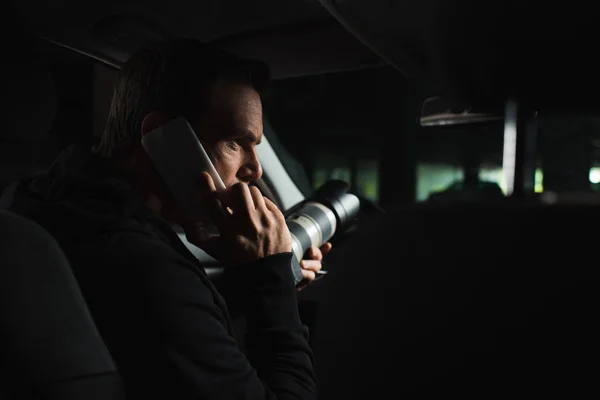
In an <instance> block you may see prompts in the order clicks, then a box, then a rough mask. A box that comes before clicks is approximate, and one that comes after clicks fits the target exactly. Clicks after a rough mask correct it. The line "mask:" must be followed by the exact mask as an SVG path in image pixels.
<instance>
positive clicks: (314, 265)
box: [300, 260, 323, 272]
mask: <svg viewBox="0 0 600 400" xmlns="http://www.w3.org/2000/svg"><path fill="white" fill-rule="evenodd" d="M300 267H302V269H303V270H306V271H313V272H317V271H320V270H321V268H323V264H322V263H321V261H317V260H302V261H300Z"/></svg>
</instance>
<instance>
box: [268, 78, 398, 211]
mask: <svg viewBox="0 0 600 400" xmlns="http://www.w3.org/2000/svg"><path fill="white" fill-rule="evenodd" d="M387 75H392V76H395V75H400V72H398V71H396V70H394V69H393V68H391V67H379V68H370V69H364V70H356V71H346V72H337V73H327V74H319V75H311V76H303V77H294V78H288V79H282V80H277V81H275V82H273V87H272V91H271V94H270V96H269V100H268V102H267V106H266V108H265V109H266V113H267V115H268V117H269V120H270V121H271V124H272V126H273V129H274V130H275V131H276V132H277V134H278V136H279V138H280V140H281V142H282V143H283V145H284V146H285V148H286V149H287V150H288V152H289V153H290V155H291V156H292V157H294V158H295V159H296V160H298V161H299V162H300V164H301V165H302V166H303V167H304V169H305V171H306V173H307V176H308V177H309V180H310V184H311V185H312V188H313V189H316V188H318V187H319V186H321V185H322V184H323V183H325V182H326V181H328V180H330V179H340V180H343V181H346V182H347V183H348V184H349V185H350V187H351V190H353V191H354V192H355V193H356V194H358V195H360V196H363V197H365V198H367V199H370V200H372V201H375V202H378V201H379V200H380V197H381V179H380V171H381V166H382V165H381V158H382V154H383V147H384V146H385V143H386V140H385V139H384V136H385V135H382V133H381V132H380V131H378V130H377V129H378V121H380V120H381V119H382V118H383V115H384V114H386V113H388V112H389V110H388V109H387V108H386V107H381V103H382V102H384V101H386V99H385V98H383V96H381V95H380V91H379V88H380V84H381V83H382V82H383V81H385V80H386V77H387ZM388 84H389V85H393V84H394V81H393V80H390V81H388ZM399 97H401V96H399ZM387 117H389V115H387V116H386V118H387ZM389 133H390V134H391V135H390V136H392V135H394V134H395V135H398V136H400V135H401V134H402V129H401V126H400V124H398V131H397V132H389Z"/></svg>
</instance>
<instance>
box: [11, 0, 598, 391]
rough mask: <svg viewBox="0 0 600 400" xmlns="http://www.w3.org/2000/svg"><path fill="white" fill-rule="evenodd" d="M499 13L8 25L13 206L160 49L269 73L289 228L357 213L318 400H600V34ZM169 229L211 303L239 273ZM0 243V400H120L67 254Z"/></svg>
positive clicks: (241, 13)
mask: <svg viewBox="0 0 600 400" xmlns="http://www.w3.org/2000/svg"><path fill="white" fill-rule="evenodd" d="M483 3H484V2H479V1H475V0H452V1H447V0H421V1H416V0H396V1H389V0H369V1H361V0H246V1H240V0H211V1H204V2H194V1H191V0H174V1H170V2H164V1H161V0H151V1H148V2H139V1H133V0H129V1H115V0H104V1H97V0H93V1H89V2H78V1H74V0H63V1H56V0H50V1H46V2H41V1H39V0H20V1H13V2H9V3H6V4H5V5H3V6H2V13H1V17H0V18H2V20H3V26H4V27H5V29H6V33H5V34H4V35H3V38H2V44H3V46H2V48H3V51H4V54H5V56H4V59H3V60H4V61H3V63H2V70H3V71H4V74H2V77H0V79H1V80H2V82H3V86H2V87H3V89H2V97H3V100H4V101H3V104H4V105H5V106H4V107H3V113H4V115H3V116H4V118H2V120H3V121H4V122H5V123H6V125H5V128H4V129H3V130H2V131H1V132H0V190H4V189H5V188H8V187H9V184H10V182H12V181H14V180H19V179H23V178H27V177H31V176H34V175H37V174H41V173H44V172H45V171H47V170H48V168H49V167H50V165H51V164H52V162H53V161H54V159H55V158H56V156H57V155H58V154H59V153H60V151H61V150H62V149H64V148H65V147H66V146H68V145H69V144H72V143H81V144H89V145H90V146H91V145H92V143H93V142H94V141H95V139H96V138H97V137H98V136H99V135H100V134H101V133H102V132H103V130H104V127H105V122H106V117H107V114H108V109H109V105H110V100H111V96H112V88H113V85H114V83H115V80H116V77H117V72H118V70H119V69H120V68H121V66H122V65H123V64H124V63H125V62H126V61H127V59H128V58H129V57H130V56H131V54H133V53H134V52H135V51H136V50H138V49H140V48H141V47H143V46H144V45H145V44H148V43H151V42H154V41H160V40H167V39H169V38H174V37H191V38H195V39H198V40H201V41H203V42H206V43H210V44H212V45H214V46H217V47H220V48H223V49H226V50H228V51H230V52H232V53H234V54H237V55H240V56H244V57H248V58H253V59H258V60H261V61H263V62H265V63H267V64H268V65H269V67H270V68H271V72H272V79H273V81H272V88H271V91H270V94H269V96H268V98H266V100H265V103H264V110H265V113H264V140H263V142H262V144H261V145H260V146H259V147H258V152H259V158H260V162H261V164H262V167H263V170H264V175H263V177H262V178H261V179H260V180H259V181H258V182H257V186H258V187H259V188H260V190H261V191H262V192H263V194H265V195H266V196H267V197H269V198H271V199H272V200H273V201H274V202H275V203H276V204H277V205H278V206H279V208H280V209H282V211H283V212H284V214H285V215H290V214H291V213H292V212H293V211H294V210H296V209H297V208H298V206H299V205H301V204H303V203H304V202H306V201H309V200H310V199H311V198H312V196H314V193H316V191H317V190H318V189H319V188H321V187H323V186H324V185H326V184H327V183H328V182H332V181H342V182H345V184H346V185H347V187H348V188H349V192H351V193H353V194H355V195H356V196H357V197H358V198H359V199H360V211H359V213H358V215H357V216H356V218H354V219H352V223H351V224H348V226H344V229H340V231H339V232H336V233H335V235H334V236H333V238H332V240H331V242H332V243H333V250H332V252H331V254H330V255H328V256H326V258H325V260H324V268H325V269H326V270H327V271H328V274H327V277H326V278H325V279H323V280H322V281H318V282H315V283H313V284H311V285H310V286H309V287H307V288H306V289H304V290H302V291H300V292H299V294H298V299H299V307H300V312H301V318H302V319H303V322H304V323H305V324H306V325H307V326H308V327H309V329H310V332H311V339H310V341H311V345H312V346H313V347H314V350H315V354H316V358H317V360H318V363H317V367H316V368H317V375H318V378H319V379H318V380H319V384H320V394H321V397H322V398H325V399H329V398H332V399H333V398H363V397H368V398H375V397H383V396H386V397H387V396H389V392H390V391H392V393H394V396H397V397H401V396H407V397H408V396H410V398H432V397H433V396H440V395H457V396H462V397H463V398H481V397H483V398H491V397H507V396H515V397H525V396H535V397H542V396H546V395H553V396H559V395H560V396H565V397H567V396H568V397H569V398H593V397H595V396H597V392H598V389H597V385H596V384H595V383H596V381H597V379H598V378H599V373H600V371H599V370H598V367H597V366H596V364H597V359H598V356H599V355H600V352H599V350H600V349H599V348H598V344H597V342H598V340H597V338H598V334H600V332H599V331H598V328H596V324H595V323H594V322H593V321H594V317H593V315H595V312H596V310H597V305H598V300H599V298H598V294H597V287H598V284H597V283H598V282H597V281H598V278H597V274H596V273H595V271H594V265H595V262H594V261H593V259H594V258H593V257H594V256H593V254H594V253H593V251H594V250H593V248H594V245H595V244H596V243H597V241H596V240H595V237H594V232H595V229H594V228H595V227H596V226H598V225H597V224H596V222H599V221H598V218H599V216H598V206H599V205H600V193H599V191H600V129H599V128H600V119H599V118H598V110H600V101H598V98H599V97H598V96H597V93H598V92H599V89H600V79H598V73H597V71H599V70H600V61H598V60H597V57H595V55H594V48H595V46H594V45H595V44H596V42H597V40H596V36H597V29H596V25H597V24H596V21H597V19H598V14H597V13H596V12H595V11H594V10H593V6H592V5H589V4H587V3H585V4H584V3H583V2H571V3H569V4H556V5H551V4H548V3H543V4H542V3H538V2H533V1H516V0H506V1H491V2H485V4H483ZM9 195H10V191H8V190H7V191H6V192H5V194H4V196H3V197H1V198H0V209H1V208H2V204H3V201H6V196H9ZM173 228H174V229H175V230H176V231H177V232H178V234H179V236H180V238H181V239H182V241H183V243H184V244H186V246H187V247H188V248H189V249H190V250H191V251H192V253H193V254H194V255H195V256H196V257H197V258H198V259H199V260H200V261H201V262H202V263H203V265H204V266H205V269H206V271H207V273H208V274H209V276H211V277H212V278H213V279H214V281H215V282H217V283H218V281H219V279H218V278H219V276H220V274H222V272H223V268H224V267H223V266H221V265H220V264H219V262H218V261H217V260H215V259H213V258H211V257H210V256H209V255H208V254H206V253H205V252H203V251H202V250H201V249H199V248H198V247H196V246H194V245H192V244H190V243H188V242H187V240H186V239H185V235H184V233H183V231H182V230H181V228H180V227H177V226H174V227H173ZM0 233H1V235H0V260H1V262H0V296H1V297H0V299H1V304H0V321H1V327H2V328H1V332H2V333H1V335H2V339H3V340H2V341H1V342H0V365H1V366H2V368H1V372H2V374H1V376H0V398H7V399H20V398H39V399H50V398H52V399H84V398H85V399H121V398H125V389H124V387H125V386H126V383H127V382H122V380H121V378H120V377H119V373H118V365H116V364H115V363H114V361H113V360H112V358H111V355H110V354H109V351H108V350H107V348H106V346H105V345H104V343H103V341H102V338H101V337H100V335H99V334H98V331H97V329H96V327H95V326H94V322H93V319H92V317H91V316H90V313H89V311H88V310H87V307H86V304H85V300H84V299H83V297H82V295H81V292H80V290H79V288H78V286H77V280H76V277H75V276H74V275H73V273H72V272H71V270H70V267H69V261H68V259H67V257H66V256H65V255H64V254H63V253H62V250H61V249H60V248H59V246H58V244H57V243H56V241H55V240H54V239H53V238H52V237H51V235H50V234H48V233H47V232H45V231H44V229H43V228H41V227H40V226H38V225H37V224H36V223H34V222H33V221H29V220H27V219H24V218H22V217H19V216H17V215H15V214H13V213H10V212H8V211H0ZM590 253H591V254H590ZM236 323H238V324H239V326H240V328H239V329H240V332H242V331H243V321H236Z"/></svg>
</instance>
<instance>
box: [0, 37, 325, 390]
mask: <svg viewBox="0 0 600 400" xmlns="http://www.w3.org/2000/svg"><path fill="white" fill-rule="evenodd" d="M267 78H268V71H267V70H266V67H263V66H262V64H259V63H255V62H250V61H244V60H240V59H238V58H235V57H233V56H231V55H228V54H225V53H223V52H220V51H217V50H215V49H212V48H208V47H206V46H205V45H203V44H201V43H199V42H196V41H192V40H176V41H172V42H168V43H162V44H157V45H154V46H151V47H149V48H146V49H144V50H142V51H140V52H139V53H138V54H136V55H134V56H133V57H132V58H131V60H130V61H128V63H127V65H125V66H124V68H123V69H122V71H121V76H120V78H119V81H118V83H117V85H116V88H115V92H114V97H113V101H112V104H111V109H110V114H109V118H108V123H107V128H106V132H105V133H104V134H103V136H102V138H101V140H100V142H99V144H98V146H96V148H95V150H94V152H93V153H92V152H91V151H89V150H86V149H79V148H69V149H68V150H66V151H65V152H64V153H63V154H62V155H61V156H60V157H59V159H58V160H57V161H56V162H55V164H54V165H53V167H52V168H51V170H50V172H49V173H48V174H47V175H44V176H41V177H38V178H34V179H32V180H30V181H27V182H22V183H19V184H16V185H13V186H12V187H11V188H10V189H9V191H8V193H7V194H6V195H5V199H4V201H5V202H8V203H9V208H10V209H11V210H13V211H15V212H17V213H20V214H22V215H25V216H26V217H29V218H31V219H33V220H35V221H37V222H38V223H40V224H41V225H42V226H44V227H45V228H46V229H47V230H48V231H49V232H50V233H52V234H53V235H54V236H55V237H56V238H57V240H58V241H59V243H60V245H61V246H62V247H63V249H64V251H65V253H66V254H67V256H68V258H69V261H70V262H71V264H72V265H73V269H74V272H75V274H76V276H77V278H78V280H79V282H80V285H81V287H82V291H83V293H84V296H85V298H86V301H87V302H88V305H89V307H90V310H91V312H92V314H93V316H94V318H95V320H96V323H97V325H98V327H99V330H100V331H101V334H102V336H103V338H104V339H105V341H106V343H107V346H108V347H109V349H110V351H111V353H112V355H113V356H114V358H115V360H116V362H117V364H118V366H119V368H120V372H121V374H122V376H123V379H124V381H125V383H126V384H127V385H128V389H129V392H130V395H131V397H132V398H147V397H148V396H153V397H155V396H157V397H158V398H172V399H188V398H189V399H192V398H193V399H216V398H218V399H230V398H232V399H233V398H235V399H262V398H280V399H290V398H294V399H298V398H302V399H312V398H315V396H316V395H315V392H316V389H315V387H316V384H315V379H314V373H313V354H312V351H311V349H310V348H309V346H308V343H307V330H306V328H305V327H304V326H303V325H302V324H301V321H300V318H299V315H298V308H297V300H296V288H295V287H294V283H293V278H292V272H291V261H292V253H291V238H290V234H289V231H288V230H287V228H286V225H285V220H284V217H283V215H282V214H281V212H280V211H279V210H278V209H277V207H276V206H275V205H274V204H273V203H272V202H271V201H269V200H268V199H266V198H264V197H263V196H262V195H261V194H260V192H259V191H258V189H257V188H256V187H253V186H249V185H248V183H250V182H252V181H255V180H257V179H258V178H260V176H261V174H262V170H261V166H260V163H259V161H258V158H257V154H256V145H257V144H258V143H259V142H260V140H261V137H262V109H261V107H262V106H261V98H260V92H261V91H262V90H263V89H264V87H265V84H266V81H267ZM179 116H183V117H185V118H187V119H188V121H190V123H191V125H192V126H193V128H194V130H195V132H197V134H198V136H199V138H200V139H201V140H202V141H203V143H204V145H205V147H206V149H207V152H208V153H209V154H210V156H211V158H212V159H213V161H214V165H215V167H216V169H217V171H218V173H219V175H220V176H221V177H222V179H223V181H224V183H225V185H226V187H227V188H228V189H227V192H226V193H217V192H216V191H215V187H214V183H213V182H212V180H211V179H210V177H209V176H208V175H207V174H204V175H203V176H199V177H198V178H199V179H198V185H199V186H198V189H199V200H200V198H202V201H203V204H204V205H205V206H206V207H207V209H208V212H209V213H210V215H211V217H212V219H213V220H214V222H215V224H216V225H217V227H218V229H219V231H220V235H219V237H218V238H217V239H215V238H212V239H205V238H203V237H202V235H200V234H199V232H197V231H195V229H194V228H193V227H194V224H190V223H189V221H187V220H186V219H185V217H184V216H183V215H181V214H180V213H179V212H178V210H177V205H176V204H175V202H174V201H173V199H172V198H171V196H170V194H169V192H168V190H167V189H166V186H165V185H164V183H163V182H162V180H161V179H160V177H159V175H158V174H157V172H156V171H155V170H154V167H153V165H152V162H151V160H150V159H149V157H148V155H147V154H146V153H145V151H144V149H143V147H142V146H141V138H142V136H143V135H144V134H146V133H148V132H150V131H152V130H154V129H155V128H157V127H159V126H161V125H162V124H164V123H165V122H167V121H168V120H170V119H172V118H175V117H179ZM174 223H178V224H180V225H182V226H183V227H184V229H185V230H186V235H187V237H188V239H189V240H190V241H192V242H194V243H195V244H197V245H199V246H201V247H202V248H204V249H205V250H206V251H207V252H209V253H210V254H212V255H213V256H215V257H216V258H217V259H219V260H220V261H221V262H223V263H224V264H226V265H229V266H230V268H228V269H227V272H226V279H227V280H228V281H229V283H231V284H232V285H235V293H236V297H237V300H240V301H239V304H240V307H241V312H242V313H244V315H245V317H246V319H247V325H248V333H247V335H246V342H245V347H246V352H245V353H243V352H242V351H241V350H240V346H239V344H238V343H237V342H236V340H235V339H234V332H233V328H232V324H231V318H230V315H229V312H228V309H227V306H226V304H225V300H224V299H223V297H222V296H221V295H220V294H219V293H218V291H217V290H216V289H215V288H214V286H213V285H212V284H211V282H210V281H209V280H208V279H207V277H206V274H205V273H204V271H203V270H202V268H201V267H200V266H199V265H198V261H197V260H196V259H195V258H194V256H193V255H192V254H191V253H190V252H189V251H188V250H187V248H186V247H185V246H184V244H183V243H182V242H181V241H180V240H179V238H178V236H177V235H176V234H175V232H174V231H173V230H172V228H171V224H174ZM330 248H331V246H330V245H329V244H327V245H325V246H324V247H323V248H322V249H315V248H313V249H311V252H310V256H311V258H312V260H309V261H307V262H305V263H303V269H304V273H303V274H304V277H305V278H306V279H307V280H312V279H314V276H315V275H314V274H315V272H317V271H318V270H319V269H320V268H321V265H320V260H321V258H322V253H324V252H327V251H329V249H330ZM81 351H85V349H81Z"/></svg>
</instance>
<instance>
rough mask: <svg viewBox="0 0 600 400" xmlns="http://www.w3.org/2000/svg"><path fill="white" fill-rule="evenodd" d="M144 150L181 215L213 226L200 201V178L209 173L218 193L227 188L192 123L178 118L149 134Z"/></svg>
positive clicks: (144, 137) (145, 137)
mask: <svg viewBox="0 0 600 400" xmlns="http://www.w3.org/2000/svg"><path fill="white" fill-rule="evenodd" d="M142 146H144V149H145V150H146V152H147V153H148V155H149V156H150V158H151V159H152V162H153V163H154V166H155V168H156V170H157V171H158V173H159V174H160V175H161V177H162V178H163V180H164V182H165V184H166V185H167V187H168V188H169V190H170V191H171V194H172V195H173V197H174V198H175V201H176V202H177V204H178V206H179V209H180V210H181V212H182V213H184V215H186V216H187V217H189V218H190V219H191V220H192V221H195V222H197V223H199V224H204V225H205V226H210V225H211V223H210V218H209V216H208V214H207V213H206V209H205V207H203V206H202V204H201V202H200V199H199V198H198V177H199V175H200V174H201V173H202V172H208V174H209V175H210V176H211V177H212V179H213V181H214V183H215V187H216V189H217V191H222V190H225V185H224V184H223V180H222V179H221V177H220V176H219V174H218V173H217V170H216V169H215V167H214V165H213V163H212V161H211V160H210V157H209V156H208V154H207V153H206V150H205V149H204V147H203V146H202V143H200V140H199V139H198V137H197V136H196V133H195V132H194V130H193V129H192V126H191V125H190V123H189V122H188V121H187V120H186V119H185V118H183V117H179V118H175V119H173V120H171V121H169V122H167V123H166V124H164V125H163V126H161V127H159V128H157V129H155V130H153V131H151V132H148V133H147V134H145V135H144V136H143V137H142Z"/></svg>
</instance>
